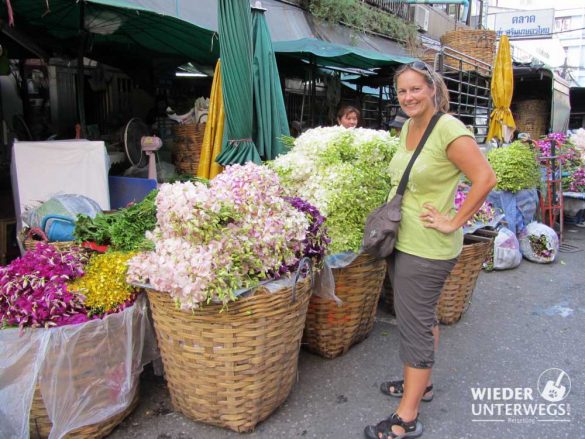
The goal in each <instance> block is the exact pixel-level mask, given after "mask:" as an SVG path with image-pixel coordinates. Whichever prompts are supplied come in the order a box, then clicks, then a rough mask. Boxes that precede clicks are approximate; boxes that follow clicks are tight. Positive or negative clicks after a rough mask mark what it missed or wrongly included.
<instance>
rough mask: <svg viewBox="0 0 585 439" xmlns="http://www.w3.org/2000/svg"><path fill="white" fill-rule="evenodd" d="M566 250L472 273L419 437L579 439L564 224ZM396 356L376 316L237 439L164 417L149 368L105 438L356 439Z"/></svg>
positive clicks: (577, 319) (577, 268) (581, 380)
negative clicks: (127, 411) (354, 341)
mask: <svg viewBox="0 0 585 439" xmlns="http://www.w3.org/2000/svg"><path fill="white" fill-rule="evenodd" d="M564 244H569V245H570V246H573V247H575V248H576V249H578V250H580V251H576V252H561V253H559V257H558V258H557V261H556V262H555V263H553V264H549V265H542V264H535V263H531V262H529V261H526V260H524V261H522V264H521V265H520V266H519V267H518V268H516V269H514V270H509V271H497V272H489V273H487V272H482V273H481V275H480V277H479V280H478V284H477V286H476V289H475V292H474V295H473V299H472V304H471V306H470V307H469V309H468V310H467V312H466V313H465V314H464V315H463V318H462V319H461V320H460V321H459V322H457V323H456V324H454V325H451V326H444V325H442V326H441V346H440V349H439V354H438V357H437V362H436V365H435V368H434V372H433V382H434V386H435V398H434V399H433V401H432V402H430V403H423V404H422V405H421V412H420V420H421V421H422V423H423V424H424V428H425V431H424V434H423V436H422V437H423V438H425V439H438V438H448V439H459V438H461V439H463V438H470V439H471V438H472V439H476V438H482V439H492V438H493V439H496V438H497V439H508V438H533V439H540V438H542V439H544V438H547V439H551V438H554V439H556V438H572V439H574V438H576V439H583V438H585V422H584V421H585V415H584V413H585V368H584V367H583V364H584V359H585V325H584V323H585V229H578V228H576V227H571V226H567V227H566V229H565V239H564ZM573 250H574V249H573ZM397 349H398V334H397V327H396V324H395V320H394V318H393V316H392V315H390V314H388V313H387V312H385V311H384V310H383V309H379V310H378V314H377V320H376V323H375V326H374V329H373V331H372V333H371V335H370V336H369V337H368V338H367V339H366V340H365V341H363V342H362V343H360V344H358V345H356V346H354V347H353V348H352V349H351V350H350V351H349V352H347V353H346V354H345V355H343V356H341V357H338V358H336V359H333V360H326V359H323V358H320V357H318V356H316V355H313V354H311V353H308V352H306V351H305V350H301V353H300V358H299V372H298V382H297V383H296V385H295V387H294V388H293V391H292V392H291V394H290V396H289V397H288V399H287V400H286V401H285V403H284V404H283V405H282V406H281V407H280V408H278V409H277V410H276V411H275V412H274V413H273V414H272V415H271V416H270V417H269V418H268V419H267V420H265V421H264V422H262V423H260V424H259V425H257V427H256V429H255V431H254V432H252V433H246V434H238V433H235V432H232V431H229V430H225V429H221V428H216V427H211V426H208V425H205V424H202V423H198V422H195V421H192V420H190V419H188V418H186V417H185V416H183V415H181V414H180V413H177V412H174V411H173V408H172V404H171V401H170V396H169V393H168V390H167V388H166V385H165V382H164V379H163V378H162V377H157V376H155V375H154V374H153V372H152V368H150V367H147V368H146V369H145V371H144V372H143V374H142V377H141V385H142V387H141V402H140V404H139V406H138V407H137V408H136V410H135V411H134V412H133V414H132V415H131V416H129V417H128V418H127V419H126V420H125V421H123V422H122V424H121V425H120V426H118V427H117V428H116V430H114V432H113V433H112V434H111V436H110V438H111V439H122V438H145V439H151V438H152V439H223V438H236V437H244V438H246V439H260V438H276V437H278V438H294V437H302V438H323V439H325V438H331V439H333V438H336V439H351V438H363V437H364V435H363V429H364V426H365V425H367V424H373V423H376V422H377V421H379V420H381V419H383V418H384V417H386V416H388V415H389V414H390V413H391V412H392V411H393V409H394V408H395V407H396V406H397V402H398V399H394V398H390V397H387V396H384V395H382V394H381V393H380V392H379V390H378V387H379V385H380V383H381V382H382V381H384V380H387V379H393V378H399V377H400V376H401V369H402V366H401V364H400V361H399V359H398V354H397ZM551 369H553V370H551ZM563 372H564V373H563ZM559 377H560V379H559ZM543 395H544V396H543ZM560 398H562V399H560Z"/></svg>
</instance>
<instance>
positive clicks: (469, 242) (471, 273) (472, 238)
mask: <svg viewBox="0 0 585 439" xmlns="http://www.w3.org/2000/svg"><path fill="white" fill-rule="evenodd" d="M493 239H494V235H493V234H492V233H490V234H488V235H487V236H485V235H484V236H476V235H465V242H464V245H463V249H462V250H461V253H460V255H459V258H458V259H457V263H456V264H455V266H454V267H453V270H451V273H450V274H449V276H448V277H447V279H446V280H445V285H443V289H442V290H441V296H440V297H439V302H438V304H437V319H438V320H439V322H441V323H443V324H444V325H452V324H453V323H456V322H458V321H459V320H460V319H461V316H462V315H463V313H464V312H465V311H467V308H468V307H469V304H470V303H471V296H472V294H473V290H474V289H475V284H476V282H477V278H478V276H479V273H480V271H481V268H482V266H483V264H484V262H485V261H487V260H489V257H490V252H493ZM384 286H385V289H384V290H385V291H384V296H383V298H382V305H383V307H384V309H385V310H386V311H387V312H389V313H391V314H395V310H394V291H393V290H392V285H391V284H390V282H388V283H387V284H386V283H385V285H384Z"/></svg>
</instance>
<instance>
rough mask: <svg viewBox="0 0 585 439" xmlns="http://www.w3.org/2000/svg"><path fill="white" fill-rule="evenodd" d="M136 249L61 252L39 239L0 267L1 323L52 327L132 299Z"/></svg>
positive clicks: (116, 307) (107, 310)
mask: <svg viewBox="0 0 585 439" xmlns="http://www.w3.org/2000/svg"><path fill="white" fill-rule="evenodd" d="M131 256H133V255H132V254H122V253H116V252H112V253H107V254H103V255H99V254H96V255H93V256H91V257H88V256H87V253H85V252H83V251H82V250H81V249H79V248H75V247H73V248H71V249H70V250H68V251H63V252H60V251H57V250H56V249H55V247H53V246H51V245H49V244H44V243H38V244H37V245H36V246H35V248H34V249H33V250H29V251H27V252H26V253H25V254H24V256H22V257H20V258H17V259H15V260H14V261H12V262H11V263H10V265H8V266H6V267H0V325H1V326H0V327H2V328H7V327H19V328H21V329H23V328H27V327H31V328H50V327H55V326H63V325H69V324H77V323H83V322H86V321H88V320H90V319H91V318H95V317H99V316H102V317H103V316H104V315H107V314H111V313H115V312H118V311H120V310H122V309H123V308H125V307H127V306H129V305H131V304H132V302H133V301H134V299H135V298H136V294H135V293H136V291H137V290H136V289H135V288H134V287H131V286H129V285H127V284H126V282H125V276H126V270H127V268H126V261H127V260H128V259H129V258H130V257H131Z"/></svg>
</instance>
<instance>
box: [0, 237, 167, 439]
mask: <svg viewBox="0 0 585 439" xmlns="http://www.w3.org/2000/svg"><path fill="white" fill-rule="evenodd" d="M132 256H133V254H131V253H129V254H126V253H119V252H109V253H106V254H92V255H89V254H88V253H87V252H86V251H84V250H82V249H80V248H75V247H71V248H69V249H67V250H63V251H58V250H57V249H56V248H55V247H54V246H52V245H49V244H45V243H37V244H36V246H34V248H33V249H31V250H29V251H27V252H26V253H25V254H24V255H23V256H22V257H21V258H18V259H16V260H14V261H12V262H11V263H10V264H9V265H8V266H6V267H0V345H1V346H2V350H3V358H4V365H3V367H2V368H0V407H1V408H0V417H1V418H2V419H5V420H6V422H5V421H3V422H2V423H0V437H16V438H28V437H29V436H30V437H32V436H34V437H47V436H49V434H50V435H51V437H63V436H65V435H66V434H68V433H71V434H74V435H75V437H80V438H95V437H103V436H105V435H107V434H108V433H109V432H110V431H111V430H112V429H113V428H115V426H116V425H117V424H118V423H120V422H121V421H122V419H123V418H124V417H126V416H127V415H128V414H129V413H130V412H131V410H132V409H133V407H134V406H135V404H136V402H137V398H138V380H139V375H140V372H141V371H142V367H143V366H144V365H145V364H147V363H148V362H150V361H152V359H153V358H155V357H156V353H155V352H153V351H152V350H148V351H144V350H143V347H144V346H145V343H147V346H153V344H152V342H151V341H150V339H152V337H153V334H152V330H151V328H150V323H149V321H148V315H147V305H146V300H145V298H144V297H143V295H138V294H137V290H136V289H135V288H133V287H130V286H128V285H127V284H126V282H125V277H126V270H127V268H126V261H127V260H128V259H129V258H130V257H132ZM146 340H149V341H148V342H147V341H146ZM16 400H18V401H22V402H23V403H22V404H14V401H16ZM4 415H6V416H4ZM29 419H30V425H29Z"/></svg>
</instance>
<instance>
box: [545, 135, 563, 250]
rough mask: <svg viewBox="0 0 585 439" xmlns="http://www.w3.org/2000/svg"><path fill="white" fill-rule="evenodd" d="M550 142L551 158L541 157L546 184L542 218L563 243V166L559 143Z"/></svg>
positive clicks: (550, 140)
mask: <svg viewBox="0 0 585 439" xmlns="http://www.w3.org/2000/svg"><path fill="white" fill-rule="evenodd" d="M548 141H549V142H550V156H546V157H541V160H543V161H544V171H545V173H544V184H545V186H544V187H543V188H542V190H541V191H540V216H541V220H542V222H543V223H544V224H546V225H547V226H549V227H550V228H551V229H553V230H555V231H556V232H557V233H558V235H559V241H561V242H562V241H563V223H564V213H563V210H564V209H563V208H564V201H563V184H562V175H563V171H562V166H561V163H560V161H559V156H558V155H557V151H559V150H560V148H557V147H558V145H557V142H556V140H554V139H548Z"/></svg>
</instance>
